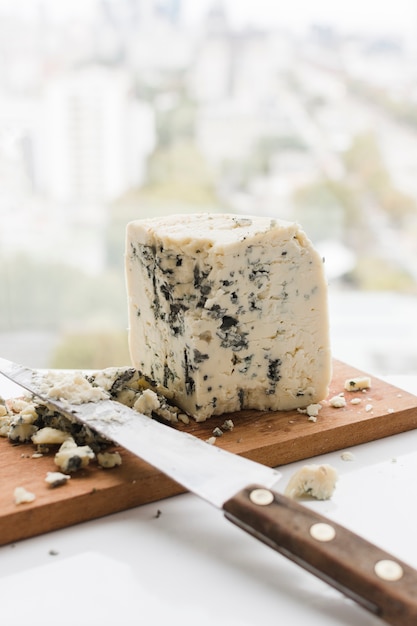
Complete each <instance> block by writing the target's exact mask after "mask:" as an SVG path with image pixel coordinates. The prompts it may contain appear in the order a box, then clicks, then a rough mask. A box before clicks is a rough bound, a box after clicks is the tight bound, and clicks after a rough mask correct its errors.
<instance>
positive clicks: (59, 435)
mask: <svg viewBox="0 0 417 626" xmlns="http://www.w3.org/2000/svg"><path fill="white" fill-rule="evenodd" d="M69 438H70V434H69V433H66V432H65V431H64V430H59V429H58V428H51V427H50V426H45V427H44V428H41V429H40V430H38V431H37V432H36V433H35V434H34V435H32V442H33V443H36V444H38V445H44V444H50V445H53V444H57V443H64V441H66V440H67V439H69Z"/></svg>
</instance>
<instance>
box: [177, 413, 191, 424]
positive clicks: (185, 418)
mask: <svg viewBox="0 0 417 626" xmlns="http://www.w3.org/2000/svg"><path fill="white" fill-rule="evenodd" d="M178 419H179V421H180V422H182V423H183V424H189V423H190V418H189V417H188V415H187V414H186V413H178Z"/></svg>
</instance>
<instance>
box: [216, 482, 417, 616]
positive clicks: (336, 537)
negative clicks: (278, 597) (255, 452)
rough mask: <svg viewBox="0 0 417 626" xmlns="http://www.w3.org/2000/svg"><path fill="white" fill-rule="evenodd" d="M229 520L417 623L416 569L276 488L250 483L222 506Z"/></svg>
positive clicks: (365, 600) (348, 590)
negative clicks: (251, 484) (275, 489)
mask: <svg viewBox="0 0 417 626" xmlns="http://www.w3.org/2000/svg"><path fill="white" fill-rule="evenodd" d="M223 510H224V511H225V516H226V518H227V519H229V520H230V521H231V522H233V523H234V524H236V525H237V526H239V527H240V528H242V529H243V530H245V531H246V532H248V533H250V534H251V535H253V536H254V537H256V538H257V539H259V540H261V541H263V542H264V543H266V544H267V545H269V546H270V547H272V548H274V549H275V550H277V551H278V552H280V553H282V554H283V555H284V556H286V557H287V558H289V559H291V560H292V561H294V562H296V563H297V564H298V565H301V566H302V567H304V569H306V570H308V571H309V572H311V573H313V574H315V575H316V576H318V577H319V578H321V579H322V580H324V581H326V582H327V583H329V584H330V585H332V586H333V587H335V588H336V589H338V590H339V591H341V592H342V593H344V594H345V595H347V596H348V597H349V598H352V599H353V600H355V601H356V602H358V603H359V604H361V605H362V606H363V607H365V608H366V609H368V610H369V611H371V612H372V613H374V614H375V615H377V616H378V617H380V618H381V619H382V620H384V621H386V622H387V623H388V624H392V625H393V626H416V624H417V571H416V570H414V569H413V568H412V567H410V566H409V565H407V564H406V563H404V562H402V561H400V560H399V559H397V558H395V557H393V556H392V555H390V554H388V553H387V552H385V551H384V550H381V549H380V548H378V547H377V546H375V545H373V544H371V543H369V542H368V541H366V540H365V539H362V538H361V537H359V536H358V535H355V534H354V533H353V532H350V531H349V530H347V529H346V528H344V527H343V526H340V525H338V524H336V523H334V522H333V521H330V520H329V519H327V518H325V517H323V516H322V515H319V514H317V513H315V512H314V511H311V510H310V509H309V508H307V507H305V506H302V505H300V504H298V503H297V502H294V501H293V500H291V499H290V498H287V497H285V496H282V495H281V494H278V493H276V492H274V491H270V490H269V489H265V488H264V487H259V486H256V485H253V486H249V487H247V488H245V489H243V490H242V491H240V492H239V493H238V494H236V495H235V496H234V497H233V498H231V499H230V500H228V501H227V502H226V503H225V504H224V506H223Z"/></svg>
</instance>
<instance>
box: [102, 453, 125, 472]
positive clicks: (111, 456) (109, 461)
mask: <svg viewBox="0 0 417 626" xmlns="http://www.w3.org/2000/svg"><path fill="white" fill-rule="evenodd" d="M97 462H98V464H99V465H100V467H104V468H105V469H112V468H113V467H117V466H118V465H121V464H122V457H121V456H120V454H119V452H99V453H98V454H97Z"/></svg>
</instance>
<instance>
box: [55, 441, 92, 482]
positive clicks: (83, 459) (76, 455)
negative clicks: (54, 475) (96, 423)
mask: <svg viewBox="0 0 417 626" xmlns="http://www.w3.org/2000/svg"><path fill="white" fill-rule="evenodd" d="M94 456H95V455H94V452H93V451H92V449H91V448H90V446H77V444H76V443H75V441H74V440H73V439H67V440H66V441H64V443H63V444H62V445H61V447H60V448H59V450H58V452H57V453H56V455H55V458H54V461H55V465H57V466H58V467H59V468H60V469H61V470H62V471H63V472H65V473H66V472H68V473H70V474H71V473H72V472H76V471H77V470H79V469H81V468H84V467H87V465H88V464H89V462H90V460H91V459H94Z"/></svg>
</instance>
